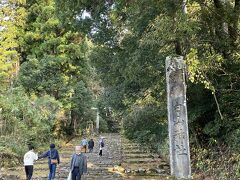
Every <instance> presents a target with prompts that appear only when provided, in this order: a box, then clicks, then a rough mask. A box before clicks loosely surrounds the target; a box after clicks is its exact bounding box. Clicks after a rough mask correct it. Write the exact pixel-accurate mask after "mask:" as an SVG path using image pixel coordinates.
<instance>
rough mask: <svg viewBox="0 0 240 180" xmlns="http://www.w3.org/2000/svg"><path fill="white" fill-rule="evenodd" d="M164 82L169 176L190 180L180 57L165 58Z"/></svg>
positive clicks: (184, 93)
mask: <svg viewBox="0 0 240 180" xmlns="http://www.w3.org/2000/svg"><path fill="white" fill-rule="evenodd" d="M166 81H167V100H168V131H169V147H170V166H171V175H172V176H174V177H176V178H191V161H190V150H189V137H188V118H187V103H186V84H185V64H184V61H183V57H182V56H179V57H170V56H169V57H167V58H166Z"/></svg>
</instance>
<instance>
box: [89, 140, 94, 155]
mask: <svg viewBox="0 0 240 180" xmlns="http://www.w3.org/2000/svg"><path fill="white" fill-rule="evenodd" d="M93 147H94V141H93V139H90V141H88V149H89V152H90V153H91V152H93Z"/></svg>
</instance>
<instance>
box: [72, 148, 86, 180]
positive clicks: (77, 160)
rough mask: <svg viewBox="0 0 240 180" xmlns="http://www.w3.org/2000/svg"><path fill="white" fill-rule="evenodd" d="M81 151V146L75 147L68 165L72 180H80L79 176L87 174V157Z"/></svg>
mask: <svg viewBox="0 0 240 180" xmlns="http://www.w3.org/2000/svg"><path fill="white" fill-rule="evenodd" d="M81 151H82V146H76V147H75V153H74V154H73V156H72V159H71V164H70V169H71V174H72V180H81V176H82V175H83V174H84V173H87V157H86V156H85V155H84V154H83V153H82V152H81Z"/></svg>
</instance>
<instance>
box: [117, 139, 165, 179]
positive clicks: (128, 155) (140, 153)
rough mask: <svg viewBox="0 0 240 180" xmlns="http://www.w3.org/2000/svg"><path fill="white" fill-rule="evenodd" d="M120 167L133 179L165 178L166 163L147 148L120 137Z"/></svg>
mask: <svg viewBox="0 0 240 180" xmlns="http://www.w3.org/2000/svg"><path fill="white" fill-rule="evenodd" d="M121 144H122V164H121V165H122V167H123V168H124V169H125V173H126V175H127V176H128V177H131V178H134V179H153V180H154V179H165V178H166V179H167V178H168V177H169V174H170V169H169V165H168V163H166V162H165V161H164V160H163V159H161V158H159V155H158V154H156V153H151V152H150V150H149V148H147V147H146V146H142V145H140V144H138V143H134V142H131V141H129V140H127V139H125V138H123V137H122V139H121Z"/></svg>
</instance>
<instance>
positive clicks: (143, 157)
mask: <svg viewBox="0 0 240 180" xmlns="http://www.w3.org/2000/svg"><path fill="white" fill-rule="evenodd" d="M102 136H105V147H104V149H103V156H102V157H99V156H98V145H97V142H98V140H97V138H96V137H95V138H94V141H95V147H94V151H93V153H86V154H85V155H86V156H87V161H88V174H87V175H84V176H83V178H82V179H83V180H124V179H130V180H131V179H133V180H155V179H156V180H157V179H163V180H164V179H166V178H165V177H168V176H167V174H168V173H169V167H168V164H167V163H165V162H163V161H161V159H160V158H158V155H157V154H154V153H150V151H149V150H148V149H147V148H146V147H141V146H140V145H139V144H137V143H135V142H134V143H132V142H131V141H128V140H126V139H124V138H122V139H121V137H120V135H119V134H102ZM79 143H80V138H76V139H73V140H72V141H71V142H70V143H69V144H68V145H67V146H66V147H62V148H61V149H60V150H59V154H60V161H61V163H60V165H58V167H57V172H56V180H66V179H67V177H68V174H69V169H70V167H69V166H70V160H71V157H72V154H73V153H74V146H75V145H78V144H79ZM47 162H48V159H46V158H45V159H41V160H38V161H37V162H36V163H35V165H34V175H33V178H32V179H33V180H47V179H48V178H47V176H48V173H49V170H48V164H47ZM160 165H161V166H160ZM0 174H1V173H0ZM11 174H12V175H15V176H11V177H10V178H9V177H7V176H6V178H5V179H6V180H15V179H16V180H17V179H18V180H19V179H21V180H23V179H24V178H25V173H24V169H23V167H19V168H15V169H13V170H12V171H11ZM14 178H15V179H14ZM0 179H1V178H0ZM5 179H4V180H5ZM1 180H2V179H1Z"/></svg>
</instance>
